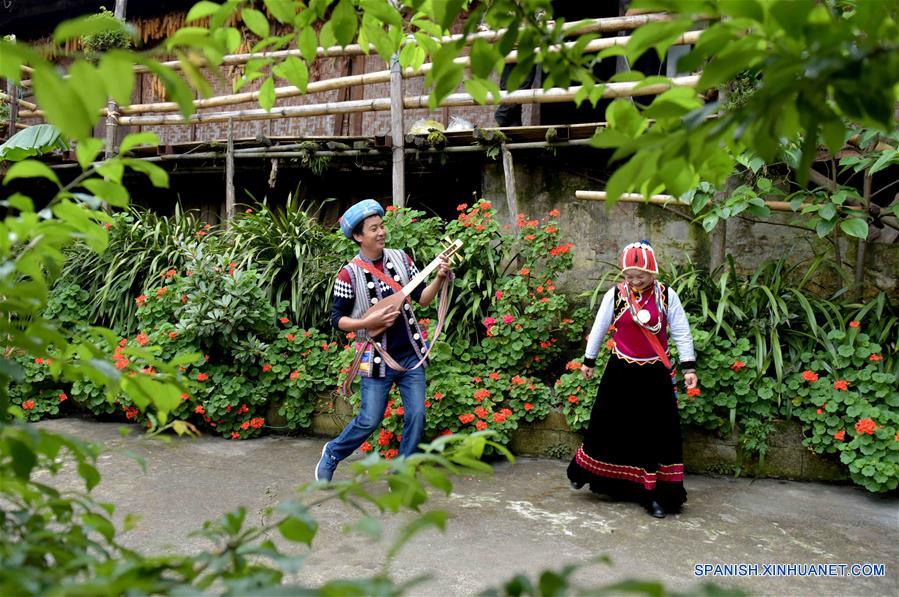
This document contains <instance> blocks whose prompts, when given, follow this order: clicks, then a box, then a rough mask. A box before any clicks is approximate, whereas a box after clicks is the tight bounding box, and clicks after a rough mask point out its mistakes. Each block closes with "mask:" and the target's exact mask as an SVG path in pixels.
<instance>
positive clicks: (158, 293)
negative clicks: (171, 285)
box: [156, 286, 169, 298]
mask: <svg viewBox="0 0 899 597" xmlns="http://www.w3.org/2000/svg"><path fill="white" fill-rule="evenodd" d="M168 290H169V289H168V288H166V287H165V286H163V287H162V288H158V289H156V298H159V297H161V296H162V295H164V294H165V293H166V292H168Z"/></svg>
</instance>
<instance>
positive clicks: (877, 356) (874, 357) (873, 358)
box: [868, 353, 883, 363]
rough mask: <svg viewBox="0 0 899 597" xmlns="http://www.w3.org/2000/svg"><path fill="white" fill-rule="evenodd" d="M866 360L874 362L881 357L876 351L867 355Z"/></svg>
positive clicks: (881, 358)
mask: <svg viewBox="0 0 899 597" xmlns="http://www.w3.org/2000/svg"><path fill="white" fill-rule="evenodd" d="M868 360H869V361H872V362H874V363H876V362H877V361H882V360H883V357H882V356H881V355H879V354H877V353H874V354H872V355H871V356H869V357H868Z"/></svg>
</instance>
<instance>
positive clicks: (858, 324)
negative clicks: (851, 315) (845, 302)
mask: <svg viewBox="0 0 899 597" xmlns="http://www.w3.org/2000/svg"><path fill="white" fill-rule="evenodd" d="M861 325H862V322H860V321H855V320H853V321H850V322H849V327H851V328H857V327H860V326H861Z"/></svg>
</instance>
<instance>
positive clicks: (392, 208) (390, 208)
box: [386, 205, 396, 211]
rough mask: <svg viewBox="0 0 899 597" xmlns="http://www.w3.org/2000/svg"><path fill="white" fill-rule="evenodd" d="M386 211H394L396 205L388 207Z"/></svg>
mask: <svg viewBox="0 0 899 597" xmlns="http://www.w3.org/2000/svg"><path fill="white" fill-rule="evenodd" d="M386 209H387V211H396V205H388V206H387V208H386Z"/></svg>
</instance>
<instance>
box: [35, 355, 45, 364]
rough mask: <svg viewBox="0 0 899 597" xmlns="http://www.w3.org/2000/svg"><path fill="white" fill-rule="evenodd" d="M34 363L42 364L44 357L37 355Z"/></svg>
mask: <svg viewBox="0 0 899 597" xmlns="http://www.w3.org/2000/svg"><path fill="white" fill-rule="evenodd" d="M34 364H35V365H43V364H44V359H42V358H41V357H37V358H36V359H34Z"/></svg>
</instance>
